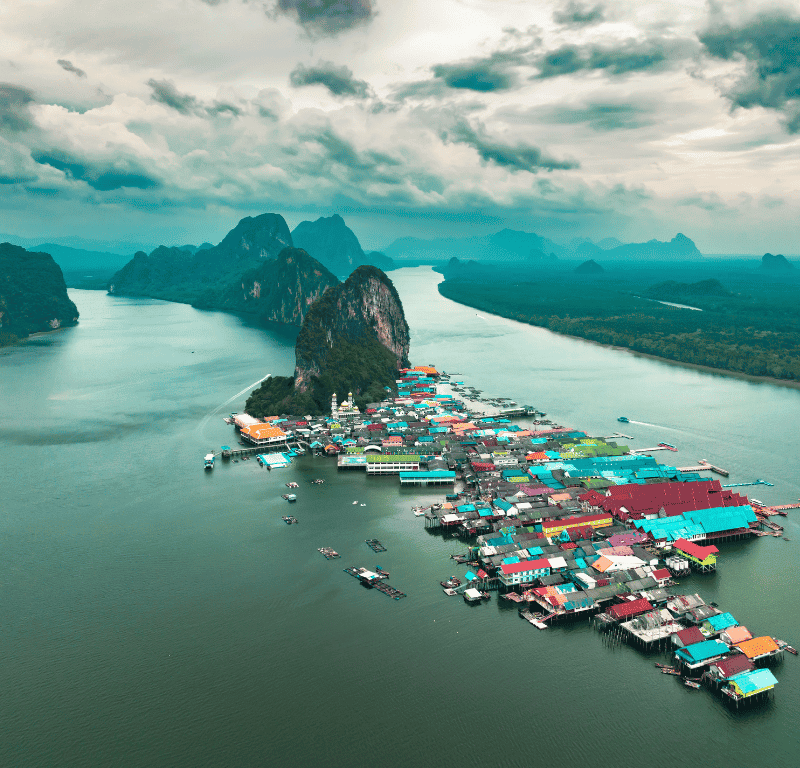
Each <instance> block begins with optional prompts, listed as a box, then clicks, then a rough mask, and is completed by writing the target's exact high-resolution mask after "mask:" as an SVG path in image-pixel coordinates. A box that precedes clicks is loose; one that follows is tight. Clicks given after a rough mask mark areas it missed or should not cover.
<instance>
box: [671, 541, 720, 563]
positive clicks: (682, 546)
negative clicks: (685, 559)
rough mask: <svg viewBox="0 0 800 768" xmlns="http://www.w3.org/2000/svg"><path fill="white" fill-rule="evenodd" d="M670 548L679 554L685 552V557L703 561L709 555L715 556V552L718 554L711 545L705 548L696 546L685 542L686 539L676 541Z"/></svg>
mask: <svg viewBox="0 0 800 768" xmlns="http://www.w3.org/2000/svg"><path fill="white" fill-rule="evenodd" d="M672 546H673V547H674V548H675V549H677V550H679V551H681V552H685V553H686V554H687V555H691V556H692V557H696V558H697V559H698V560H705V559H706V558H707V557H708V556H709V555H716V554H717V552H719V550H718V549H717V548H716V547H715V546H714V545H713V544H710V545H709V546H707V547H701V546H698V545H697V544H692V542H691V541H686V539H676V540H675V543H674V544H673V545H672Z"/></svg>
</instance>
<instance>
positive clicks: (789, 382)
mask: <svg viewBox="0 0 800 768" xmlns="http://www.w3.org/2000/svg"><path fill="white" fill-rule="evenodd" d="M441 282H444V281H441ZM437 290H438V284H437ZM439 295H440V296H441V297H442V298H443V299H447V300H448V301H452V302H453V303H454V304H459V305H461V306H462V307H469V308H470V309H476V310H478V311H480V312H485V313H486V314H487V315H492V316H494V317H501V318H503V320H510V321H511V322H512V323H519V324H520V325H525V326H528V327H529V328H541V329H542V330H543V331H547V332H548V333H552V334H553V335H554V336H562V337H563V338H565V339H578V340H579V341H585V342H586V343H587V344H594V345H595V346H598V347H604V348H605V349H612V350H615V351H617V352H626V353H627V354H630V355H636V356H639V357H645V358H648V359H650V360H657V361H659V362H661V363H668V364H669V365H674V366H677V367H680V368H689V369H692V370H696V371H701V372H702V373H711V374H716V375H718V376H726V377H730V378H734V379H741V380H743V381H749V382H751V383H753V384H773V385H775V386H779V387H785V388H788V389H800V381H796V380H793V379H776V378H775V377H773V376H754V375H752V374H749V373H742V372H740V371H729V370H727V369H726V368H714V367H712V366H710V365H701V364H699V363H687V362H683V361H681V360H672V359H671V358H669V357H660V356H659V355H653V354H651V353H649V352H639V351H638V350H635V349H630V347H620V346H617V345H616V344H604V343H603V342H602V341H595V340H594V339H587V338H584V337H583V336H572V335H570V334H568V333H561V332H560V331H554V330H553V329H552V328H547V327H546V326H544V325H536V324H535V323H526V322H524V321H522V320H517V319H515V318H513V317H506V316H505V315H500V314H498V313H497V312H491V311H489V310H486V309H483V308H482V307H475V306H473V305H472V304H465V303H464V302H463V301H457V300H456V299H453V298H451V297H450V296H445V295H444V294H442V293H440V294H439Z"/></svg>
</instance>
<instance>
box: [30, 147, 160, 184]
mask: <svg viewBox="0 0 800 768" xmlns="http://www.w3.org/2000/svg"><path fill="white" fill-rule="evenodd" d="M31 157H32V158H33V159H34V160H35V161H36V162H37V163H39V164H40V165H49V166H51V167H52V168H55V169H56V170H59V171H63V172H64V174H65V175H66V176H67V178H71V179H80V180H81V181H85V182H86V183H87V184H88V185H89V186H90V187H92V188H93V189H96V190H98V191H100V192H108V191H110V190H113V189H121V188H122V187H130V188H133V189H154V188H156V187H160V186H161V182H160V181H159V180H158V179H155V178H153V177H152V176H150V175H149V174H148V173H147V172H146V171H145V170H144V169H143V168H142V167H141V166H139V165H138V163H136V162H134V161H131V160H127V159H125V158H120V159H118V160H116V161H115V162H114V163H108V164H105V165H104V164H101V163H99V162H90V161H85V160H82V159H81V158H78V157H75V156H74V155H70V154H69V153H67V152H63V151H61V150H59V149H51V150H34V151H33V152H31Z"/></svg>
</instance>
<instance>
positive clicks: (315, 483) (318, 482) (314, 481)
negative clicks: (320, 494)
mask: <svg viewBox="0 0 800 768" xmlns="http://www.w3.org/2000/svg"><path fill="white" fill-rule="evenodd" d="M324 482H325V481H324V480H320V479H319V478H317V479H316V480H312V481H311V485H322V484H323V483H324Z"/></svg>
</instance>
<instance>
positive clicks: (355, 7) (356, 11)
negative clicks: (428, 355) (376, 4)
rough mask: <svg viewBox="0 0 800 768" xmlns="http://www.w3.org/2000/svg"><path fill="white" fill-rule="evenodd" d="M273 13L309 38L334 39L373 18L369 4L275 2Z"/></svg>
mask: <svg viewBox="0 0 800 768" xmlns="http://www.w3.org/2000/svg"><path fill="white" fill-rule="evenodd" d="M275 10H276V11H277V12H278V13H283V14H285V15H287V16H291V17H292V18H294V19H296V20H297V22H298V23H299V24H301V25H302V26H303V27H304V28H305V29H306V31H307V32H309V34H312V35H335V34H338V33H339V32H343V31H345V30H347V29H350V28H351V27H355V26H358V25H359V24H365V23H367V22H369V21H370V20H372V18H373V17H374V16H375V9H374V8H373V3H372V0H278V3H277V5H276V6H275Z"/></svg>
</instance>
